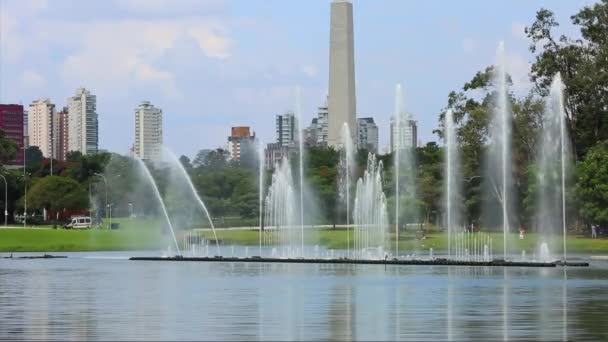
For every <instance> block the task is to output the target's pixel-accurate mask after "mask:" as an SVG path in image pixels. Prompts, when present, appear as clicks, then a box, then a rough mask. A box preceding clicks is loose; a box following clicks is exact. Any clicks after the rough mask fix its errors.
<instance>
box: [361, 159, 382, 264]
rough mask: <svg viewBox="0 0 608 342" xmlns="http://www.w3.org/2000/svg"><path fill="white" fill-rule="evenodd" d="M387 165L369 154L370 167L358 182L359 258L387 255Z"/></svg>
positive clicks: (368, 163) (368, 162)
mask: <svg viewBox="0 0 608 342" xmlns="http://www.w3.org/2000/svg"><path fill="white" fill-rule="evenodd" d="M382 176H383V166H382V162H381V161H380V162H377V161H376V156H375V155H374V154H372V153H370V154H369V156H368V160H367V169H366V170H365V173H364V174H363V177H362V178H360V179H359V181H358V182H357V193H356V197H355V205H354V210H353V215H354V221H355V222H354V224H355V229H354V247H353V248H354V253H355V257H356V258H358V259H365V258H367V259H373V258H376V259H377V258H382V257H384V245H385V243H386V240H387V239H386V238H387V230H388V214H387V211H386V196H385V195H384V191H383V190H382Z"/></svg>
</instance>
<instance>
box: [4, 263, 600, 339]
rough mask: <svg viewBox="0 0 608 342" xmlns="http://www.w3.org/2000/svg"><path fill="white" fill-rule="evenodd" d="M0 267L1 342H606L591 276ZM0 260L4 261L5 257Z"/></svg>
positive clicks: (571, 272)
mask: <svg viewBox="0 0 608 342" xmlns="http://www.w3.org/2000/svg"><path fill="white" fill-rule="evenodd" d="M67 255H69V256H70V258H68V259H54V260H50V259H49V260H7V259H0V340H3V339H27V340H31V339H45V340H83V339H92V340H99V339H103V340H117V339H120V340H125V339H144V340H328V339H332V340H351V339H359V340H397V339H400V340H417V341H419V340H479V341H487V340H531V339H534V340H549V341H556V340H564V341H565V340H607V339H608V324H606V323H605V322H604V321H605V317H606V313H607V312H608V291H607V290H608V286H607V285H608V263H607V262H605V261H592V267H591V268H589V269H568V270H564V269H562V268H555V269H523V268H510V269H506V268H505V269H503V268H468V267H443V266H441V267H440V266H432V267H429V266H389V267H386V268H385V267H384V266H377V265H313V264H302V265H295V264H284V265H282V264H248V263H194V262H193V263H187V262H179V263H176V262H145V261H129V260H126V259H125V257H127V256H131V255H133V253H73V254H70V253H67ZM3 256H6V254H3Z"/></svg>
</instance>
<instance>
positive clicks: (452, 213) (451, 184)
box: [444, 109, 460, 257]
mask: <svg viewBox="0 0 608 342" xmlns="http://www.w3.org/2000/svg"><path fill="white" fill-rule="evenodd" d="M444 135H445V136H444V139H445V175H444V179H445V206H446V208H445V209H446V213H447V220H446V226H447V231H448V257H451V256H452V234H453V233H454V231H455V226H456V225H457V224H458V223H459V222H460V213H459V210H457V208H456V207H457V206H456V205H455V204H456V203H458V201H459V198H460V180H457V179H456V175H458V174H459V165H460V163H459V158H458V145H457V142H456V128H455V127H454V118H453V113H452V110H451V109H448V110H447V112H446V113H445V120H444Z"/></svg>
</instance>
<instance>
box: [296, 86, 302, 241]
mask: <svg viewBox="0 0 608 342" xmlns="http://www.w3.org/2000/svg"><path fill="white" fill-rule="evenodd" d="M300 96H301V95H300V87H297V88H296V105H295V107H296V108H295V110H294V112H295V116H296V117H297V118H298V125H297V127H296V129H297V130H298V157H299V159H300V160H299V163H298V166H299V168H300V172H299V177H300V231H301V235H302V236H301V237H302V246H301V247H302V249H301V250H302V252H303V251H304V139H303V137H302V127H304V126H303V125H302V108H301V103H300V101H301V100H300Z"/></svg>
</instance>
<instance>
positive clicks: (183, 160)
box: [179, 155, 192, 174]
mask: <svg viewBox="0 0 608 342" xmlns="http://www.w3.org/2000/svg"><path fill="white" fill-rule="evenodd" d="M179 162H180V163H181V164H182V166H183V167H184V169H185V170H186V172H188V174H190V173H191V172H192V163H191V162H190V158H188V157H187V156H184V155H182V156H181V157H179Z"/></svg>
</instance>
